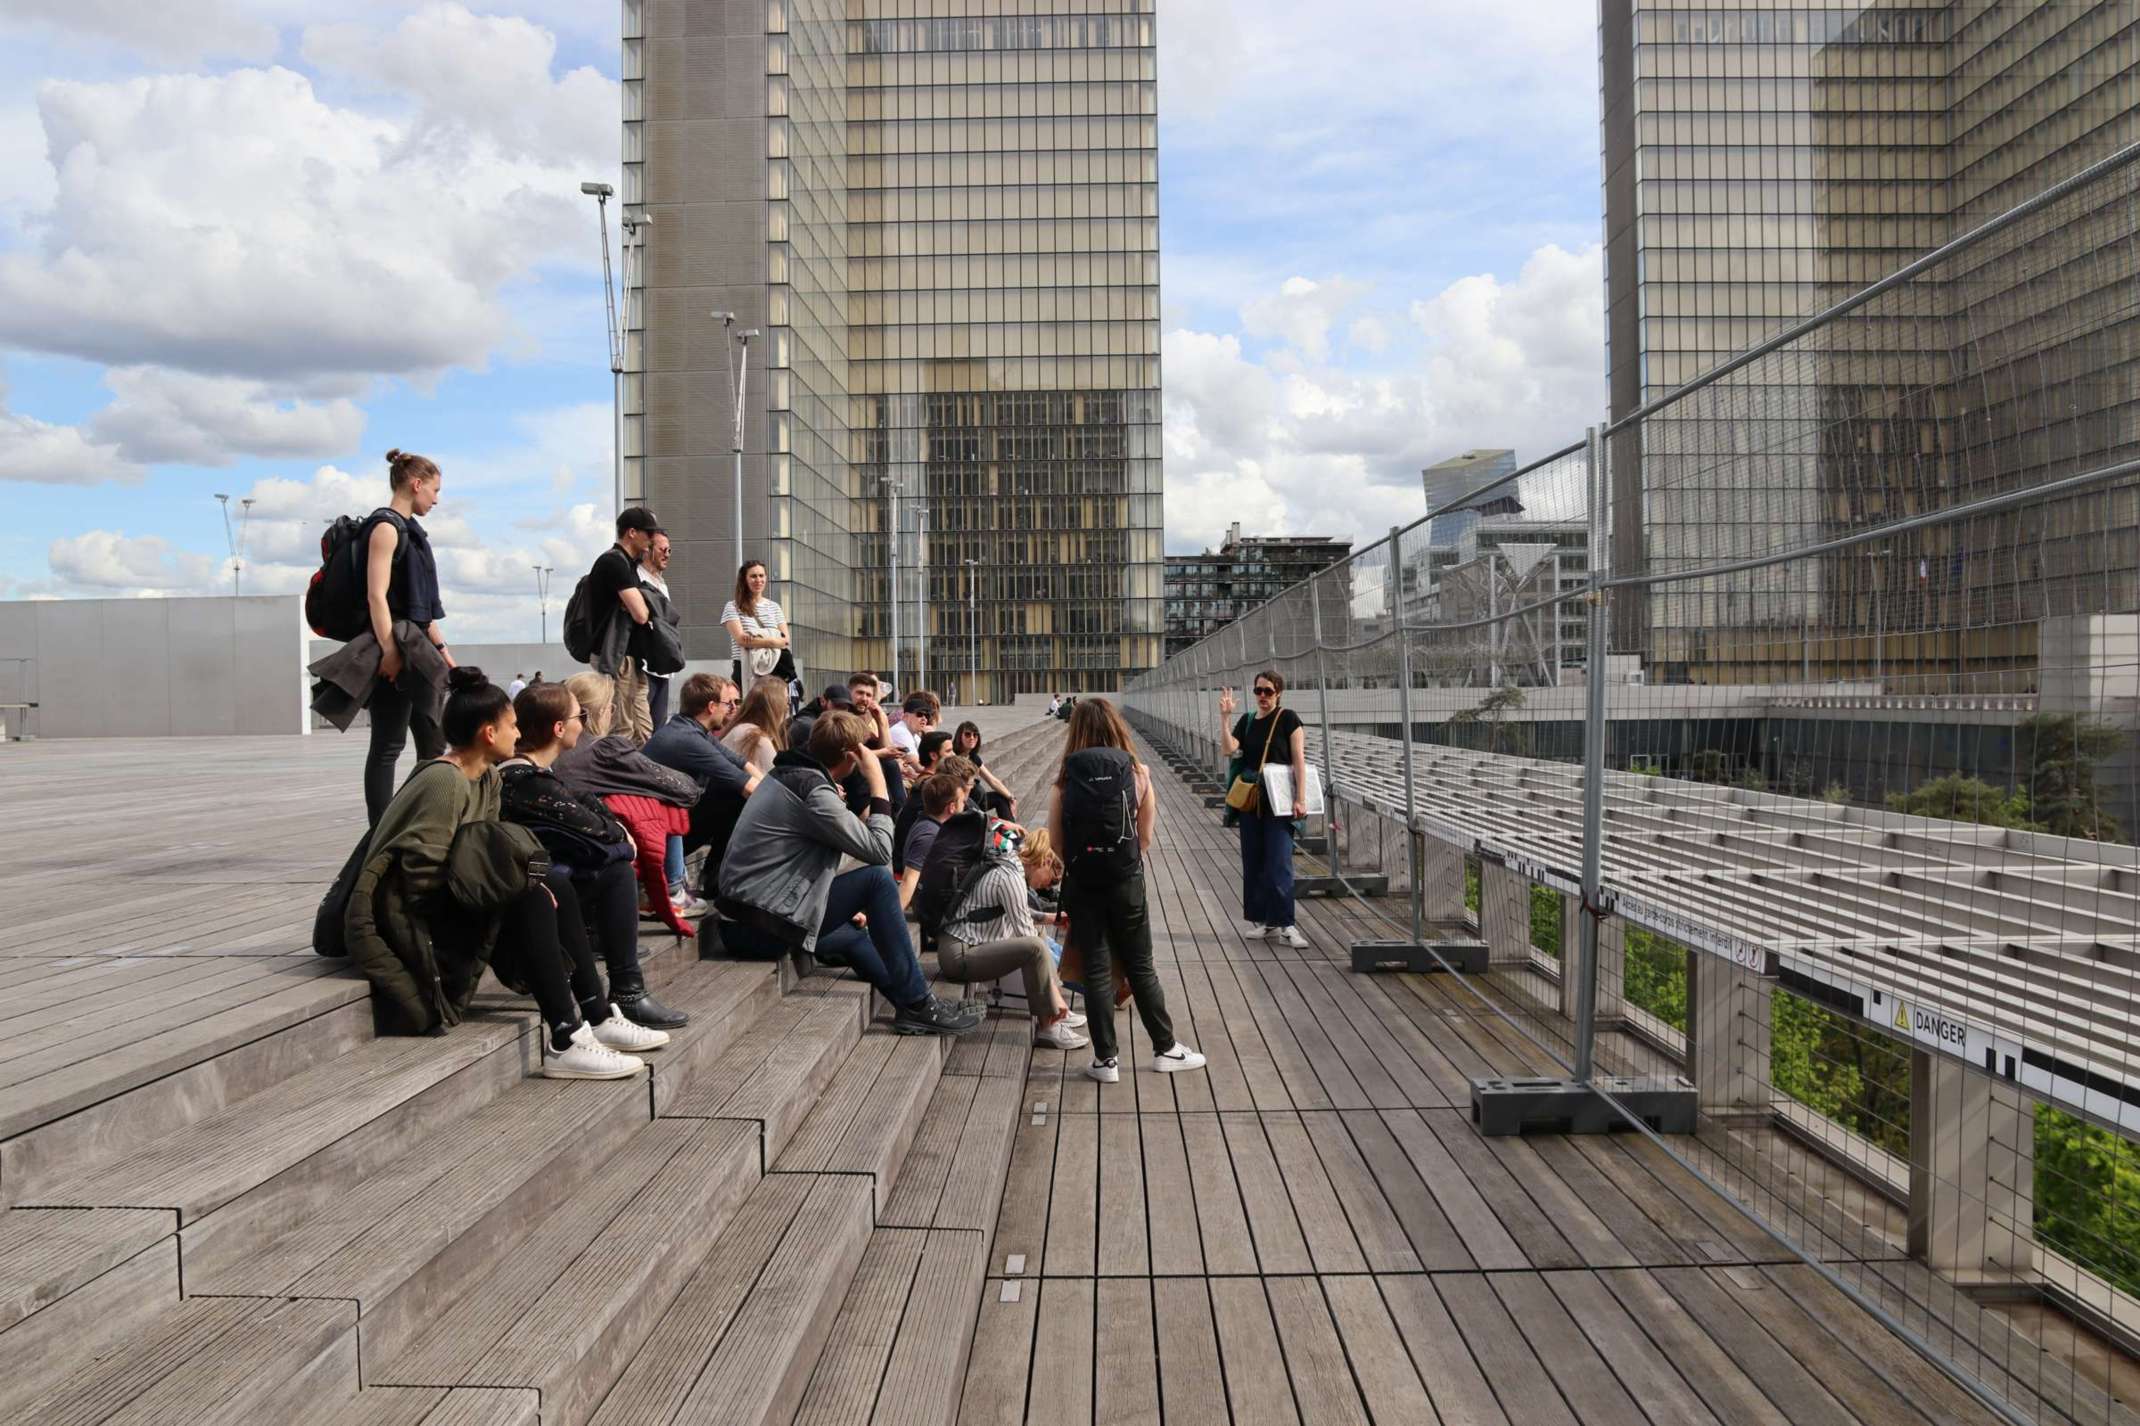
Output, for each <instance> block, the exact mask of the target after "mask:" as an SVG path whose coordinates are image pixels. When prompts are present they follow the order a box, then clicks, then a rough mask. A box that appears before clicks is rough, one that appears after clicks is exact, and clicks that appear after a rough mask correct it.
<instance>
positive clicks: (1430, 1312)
mask: <svg viewBox="0 0 2140 1426" xmlns="http://www.w3.org/2000/svg"><path fill="white" fill-rule="evenodd" d="M1380 1286H1381V1288H1382V1299H1383V1302H1384V1303H1385V1305H1387V1306H1388V1308H1389V1313H1390V1320H1391V1321H1392V1322H1394V1323H1395V1324H1396V1327H1397V1335H1398V1337H1399V1338H1400V1339H1401V1340H1402V1342H1403V1344H1404V1348H1405V1350H1406V1351H1407V1352H1409V1353H1410V1354H1411V1358H1412V1365H1413V1366H1414V1367H1415V1368H1417V1370H1418V1372H1419V1378H1420V1381H1421V1382H1422V1383H1424V1384H1425V1386H1426V1388H1427V1395H1428V1397H1429V1398H1430V1399H1431V1400H1432V1401H1433V1404H1434V1409H1435V1412H1436V1414H1437V1415H1439V1416H1440V1418H1441V1420H1442V1423H1443V1426H1507V1423H1508V1421H1509V1416H1508V1414H1507V1413H1506V1412H1504V1411H1503V1410H1502V1408H1501V1403H1500V1402H1498V1401H1496V1400H1495V1399H1494V1392H1493V1388H1492V1387H1491V1386H1489V1385H1487V1382H1486V1375H1485V1373H1484V1372H1482V1371H1480V1370H1479V1364H1478V1363H1477V1362H1476V1361H1474V1360H1473V1359H1472V1356H1471V1350H1470V1348H1468V1347H1466V1346H1465V1345H1464V1338H1463V1334H1462V1333H1460V1332H1458V1331H1457V1327H1456V1324H1455V1323H1454V1322H1452V1321H1450V1320H1449V1313H1448V1311H1447V1310H1446V1309H1445V1308H1444V1307H1443V1306H1442V1300H1441V1298H1440V1296H1439V1295H1438V1294H1436V1292H1435V1291H1434V1282H1433V1280H1432V1279H1431V1278H1425V1277H1386V1278H1383V1279H1382V1280H1381V1283H1380ZM1515 1409H1516V1410H1517V1413H1518V1419H1522V1420H1528V1419H1529V1418H1528V1416H1526V1415H1524V1413H1523V1408H1522V1406H1517V1407H1516V1408H1515Z"/></svg>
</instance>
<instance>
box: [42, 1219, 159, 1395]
mask: <svg viewBox="0 0 2140 1426" xmlns="http://www.w3.org/2000/svg"><path fill="white" fill-rule="evenodd" d="M174 1226H175V1219H174V1217H173V1215H171V1214H169V1213H159V1212H150V1211H142V1210H135V1209H104V1210H93V1209H80V1208H15V1209H8V1210H6V1211H4V1212H0V1419H16V1418H15V1416H14V1413H13V1411H12V1408H14V1407H18V1406H20V1405H22V1404H23V1403H22V1402H21V1400H20V1394H21V1393H22V1392H25V1391H28V1390H30V1389H31V1388H32V1387H33V1386H34V1385H35V1384H36V1383H37V1382H38V1381H39V1379H40V1377H39V1374H40V1372H41V1371H43V1370H45V1369H46V1368H47V1367H48V1366H49V1364H50V1363H53V1362H63V1361H81V1360H84V1359H86V1358H88V1357H92V1356H97V1355H101V1354H103V1353H104V1352H106V1351H107V1350H109V1349H111V1348H112V1347H114V1346H115V1345H117V1344H118V1343H120V1342H122V1341H124V1340H125V1339H127V1338H128V1337H130V1336H132V1335H133V1334H135V1333H137V1332H140V1331H143V1330H146V1328H147V1326H148V1324H149V1323H150V1322H151V1321H152V1320H153V1319H154V1318H155V1317H156V1316H157V1315H158V1314H159V1313H162V1312H165V1311H168V1310H169V1309H171V1308H172V1307H175V1306H176V1305H177V1303H178V1300H179V1280H178V1240H177V1238H176V1237H174V1236H173V1232H172V1230H173V1227H174Z"/></svg>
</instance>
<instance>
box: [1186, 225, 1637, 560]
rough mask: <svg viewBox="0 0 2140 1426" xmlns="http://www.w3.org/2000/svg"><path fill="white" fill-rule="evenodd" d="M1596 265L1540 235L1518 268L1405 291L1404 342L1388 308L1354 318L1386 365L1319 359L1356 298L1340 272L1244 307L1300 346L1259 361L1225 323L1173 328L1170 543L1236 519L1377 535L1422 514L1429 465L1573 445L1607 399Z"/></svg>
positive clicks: (1258, 322)
mask: <svg viewBox="0 0 2140 1426" xmlns="http://www.w3.org/2000/svg"><path fill="white" fill-rule="evenodd" d="M1600 262H1601V256H1600V253H1599V252H1598V250H1597V249H1595V248H1592V249H1588V250H1586V251H1584V252H1581V253H1568V252H1564V251H1562V250H1561V249H1559V248H1555V247H1545V248H1541V249H1539V250H1538V251H1537V252H1535V253H1533V254H1532V255H1531V257H1530V259H1529V260H1528V261H1527V262H1525V264H1524V265H1523V268H1522V270H1521V271H1520V272H1519V273H1518V274H1517V275H1516V277H1515V278H1514V279H1512V280H1510V281H1507V282H1503V281H1501V280H1499V279H1497V278H1495V277H1493V276H1490V275H1487V276H1479V277H1467V278H1464V279H1461V280H1460V281H1458V282H1456V283H1453V284H1451V285H1450V286H1449V287H1448V288H1446V289H1444V290H1443V291H1442V292H1440V293H1437V294H1436V295H1435V296H1433V297H1431V298H1426V299H1423V300H1421V301H1418V302H1415V303H1414V304H1412V307H1411V313H1410V315H1411V318H1412V321H1411V324H1410V328H1409V330H1410V333H1411V336H1410V339H1409V342H1408V343H1407V345H1406V346H1405V347H1404V348H1403V349H1402V350H1401V351H1400V350H1397V348H1396V343H1395V335H1394V334H1393V333H1391V332H1390V330H1389V329H1388V328H1387V327H1386V326H1384V325H1383V324H1382V323H1381V321H1380V320H1379V319H1377V318H1374V317H1372V316H1371V315H1369V316H1367V317H1363V318H1361V319H1360V320H1358V321H1355V322H1354V323H1353V331H1352V334H1351V339H1352V341H1353V344H1354V345H1356V346H1359V345H1366V344H1365V343H1363V342H1362V341H1361V340H1360V338H1361V336H1362V333H1361V332H1360V330H1359V328H1360V326H1361V323H1362V322H1367V321H1372V322H1373V323H1374V325H1375V329H1376V330H1377V331H1379V332H1380V334H1381V336H1382V337H1383V338H1384V339H1386V341H1387V343H1388V345H1389V347H1390V348H1391V357H1390V361H1391V363H1392V364H1393V369H1390V370H1384V371H1377V372H1361V371H1356V370H1346V369H1343V368H1339V367H1335V366H1332V365H1330V364H1329V363H1328V362H1327V361H1326V360H1324V359H1323V358H1325V357H1327V353H1328V334H1329V325H1330V320H1334V313H1336V312H1338V311H1342V310H1343V308H1344V306H1346V305H1349V302H1350V300H1351V299H1350V298H1348V299H1347V301H1346V302H1345V303H1335V302H1333V301H1332V300H1330V297H1329V294H1331V293H1332V292H1338V291H1342V287H1343V285H1342V283H1340V282H1334V281H1323V282H1317V281H1312V280H1308V279H1297V280H1295V281H1293V282H1289V283H1287V284H1286V286H1285V288H1283V289H1281V290H1280V292H1279V293H1277V294H1276V295H1275V296H1274V297H1272V298H1269V299H1265V300H1263V301H1261V302H1257V303H1251V304H1249V305H1248V307H1247V308H1246V309H1244V313H1243V326H1244V328H1249V329H1256V330H1262V331H1266V332H1269V333H1272V334H1274V335H1281V336H1284V337H1285V338H1286V340H1287V341H1288V343H1289V344H1288V345H1287V346H1285V347H1283V348H1281V349H1280V350H1278V351H1276V352H1274V353H1272V354H1270V355H1269V356H1267V357H1265V358H1264V359H1262V360H1260V361H1258V360H1254V359H1251V358H1250V357H1248V356H1246V355H1244V353H1243V349H1242V345H1241V342H1240V339H1239V338H1238V337H1236V336H1234V335H1231V334H1220V333H1209V332H1197V331H1189V330H1182V329H1177V330H1174V331H1172V332H1169V333H1168V334H1167V335H1166V337H1165V340H1164V351H1163V358H1164V364H1165V372H1166V405H1167V410H1166V431H1167V451H1166V456H1167V542H1168V544H1169V546H1170V547H1171V548H1175V549H1183V548H1197V547H1201V546H1204V545H1210V544H1215V543H1217V542H1218V541H1219V540H1220V539H1221V538H1223V537H1224V534H1225V531H1226V527H1227V525H1228V524H1229V523H1230V522H1232V521H1234V520H1239V521H1240V522H1241V524H1242V527H1243V529H1244V530H1247V531H1249V532H1250V533H1255V532H1257V531H1259V530H1261V531H1269V532H1277V531H1284V532H1286V533H1290V534H1319V535H1349V536H1351V537H1352V538H1353V539H1354V540H1355V541H1364V540H1371V539H1373V538H1375V537H1377V536H1379V535H1380V534H1382V533H1384V532H1386V531H1387V529H1388V528H1389V527H1390V526H1391V525H1393V524H1396V525H1401V524H1406V523H1409V522H1410V521H1412V520H1415V519H1417V518H1419V516H1420V515H1422V514H1424V513H1425V497H1424V494H1423V492H1422V490H1421V486H1420V480H1419V472H1420V470H1421V469H1422V468H1423V467H1424V466H1427V465H1430V464H1432V463H1433V462H1434V461H1436V460H1439V459H1441V458H1443V457H1444V456H1447V455H1450V454H1452V453H1454V452H1457V451H1461V450H1465V449H1469V448H1472V447H1478V446H1507V447H1511V448H1513V449H1515V450H1516V451H1517V453H1518V458H1519V459H1525V460H1527V459H1529V458H1531V457H1533V456H1542V455H1545V454H1547V453H1548V452H1549V451H1550V450H1552V449H1554V448H1555V447H1557V446H1559V445H1562V444H1565V443H1566V442H1567V441H1568V440H1570V439H1572V438H1573V437H1574V436H1575V435H1576V434H1578V433H1579V432H1580V431H1581V429H1582V427H1583V426H1584V425H1585V424H1586V423H1588V422H1589V421H1592V420H1595V419H1597V418H1598V417H1600V416H1601V415H1602V414H1603V411H1604V401H1605V383H1604V377H1603V374H1602V361H1601V357H1600V353H1602V352H1603V350H1604V317H1603V313H1602V312H1601V311H1600V310H1599V303H1598V294H1599V291H1600V282H1601V279H1600V266H1599V264H1600ZM1251 313H1254V314H1255V315H1254V316H1253V317H1252V316H1251V315H1250V314H1251ZM1370 335H1372V334H1370ZM1415 348H1416V350H1415ZM1318 353H1321V356H1318Z"/></svg>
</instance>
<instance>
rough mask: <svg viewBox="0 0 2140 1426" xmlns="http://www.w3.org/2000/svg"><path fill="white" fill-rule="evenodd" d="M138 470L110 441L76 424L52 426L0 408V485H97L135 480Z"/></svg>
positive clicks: (139, 472) (137, 476)
mask: <svg viewBox="0 0 2140 1426" xmlns="http://www.w3.org/2000/svg"><path fill="white" fill-rule="evenodd" d="M143 474H144V472H143V470H142V468H141V467H140V466H139V465H137V464H135V463H134V462H133V461H130V460H128V459H127V458H126V457H125V456H124V455H122V454H120V451H119V448H118V447H117V446H116V445H115V444H112V443H109V442H100V441H96V440H93V439H91V438H90V437H89V436H87V435H85V434H84V433H83V432H82V430H81V428H80V427H77V426H55V425H50V424H48V423H46V422H44V421H39V420H37V419H35V418H34V417H30V416H19V415H15V414H12V413H10V412H9V411H7V410H6V409H5V408H4V407H0V481H7V480H19V481H26V482H28V483H30V484H32V485H100V484H102V483H104V482H105V481H111V480H118V481H127V482H132V481H137V480H139V479H141V477H142V475H143Z"/></svg>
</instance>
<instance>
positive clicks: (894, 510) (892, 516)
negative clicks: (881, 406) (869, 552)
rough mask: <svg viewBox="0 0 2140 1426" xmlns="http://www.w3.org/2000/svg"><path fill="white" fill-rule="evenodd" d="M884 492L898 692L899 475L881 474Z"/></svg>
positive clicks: (889, 601) (897, 687)
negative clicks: (888, 506) (888, 501)
mask: <svg viewBox="0 0 2140 1426" xmlns="http://www.w3.org/2000/svg"><path fill="white" fill-rule="evenodd" d="M878 479H879V480H882V481H883V482H884V489H885V493H886V495H887V496H888V498H889V500H890V509H889V510H888V511H887V512H886V524H885V535H886V539H885V547H886V548H887V549H888V550H889V551H890V552H891V580H892V582H891V588H890V591H889V593H890V595H891V597H890V598H889V599H887V600H886V601H885V603H886V604H888V605H889V606H890V608H891V612H892V689H893V691H894V692H900V691H901V688H900V683H899V477H898V476H896V475H883V476H879V477H878Z"/></svg>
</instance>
